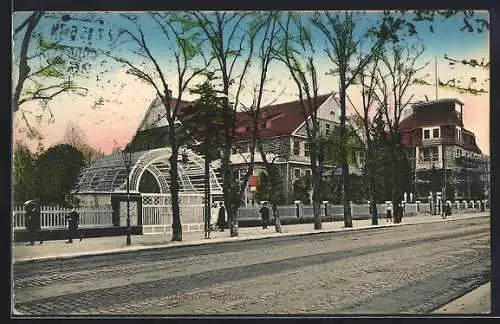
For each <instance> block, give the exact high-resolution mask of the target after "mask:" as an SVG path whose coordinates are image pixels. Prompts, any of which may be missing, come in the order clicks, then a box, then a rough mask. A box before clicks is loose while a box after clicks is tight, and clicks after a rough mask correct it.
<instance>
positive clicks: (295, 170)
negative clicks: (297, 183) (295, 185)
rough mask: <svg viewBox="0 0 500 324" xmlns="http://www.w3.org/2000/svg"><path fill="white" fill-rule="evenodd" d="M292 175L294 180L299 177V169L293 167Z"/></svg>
mask: <svg viewBox="0 0 500 324" xmlns="http://www.w3.org/2000/svg"><path fill="white" fill-rule="evenodd" d="M293 176H294V178H295V180H298V179H299V178H300V169H294V170H293Z"/></svg>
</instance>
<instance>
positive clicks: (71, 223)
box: [66, 208, 83, 243]
mask: <svg viewBox="0 0 500 324" xmlns="http://www.w3.org/2000/svg"><path fill="white" fill-rule="evenodd" d="M66 219H67V220H68V240H67V241H66V243H73V238H76V236H77V234H78V225H79V224H80V215H79V214H78V213H77V212H76V210H75V208H71V210H70V211H69V214H68V215H66ZM82 239H83V237H82V236H80V241H81V240H82Z"/></svg>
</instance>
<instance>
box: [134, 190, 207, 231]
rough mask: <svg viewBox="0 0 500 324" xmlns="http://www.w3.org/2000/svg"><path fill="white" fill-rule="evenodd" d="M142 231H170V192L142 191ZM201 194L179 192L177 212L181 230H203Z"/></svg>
mask: <svg viewBox="0 0 500 324" xmlns="http://www.w3.org/2000/svg"><path fill="white" fill-rule="evenodd" d="M141 199H142V233H143V234H167V233H172V198H171V196H170V194H159V193H142V194H141ZM203 207H204V206H203V195H201V194H183V193H179V213H180V219H181V224H182V231H183V232H198V231H200V232H201V231H203V228H204V222H203Z"/></svg>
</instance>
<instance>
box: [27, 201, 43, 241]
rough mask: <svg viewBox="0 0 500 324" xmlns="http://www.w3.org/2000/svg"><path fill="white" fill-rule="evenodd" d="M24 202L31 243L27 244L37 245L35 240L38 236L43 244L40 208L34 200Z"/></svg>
mask: <svg viewBox="0 0 500 324" xmlns="http://www.w3.org/2000/svg"><path fill="white" fill-rule="evenodd" d="M24 204H25V210H26V230H27V231H28V235H29V243H28V244H26V245H35V240H36V239H37V238H38V239H39V240H40V244H42V243H43V238H42V235H41V232H40V229H41V226H40V225H41V224H40V209H39V207H38V205H37V204H36V202H35V201H33V200H29V201H27V202H25V203H24Z"/></svg>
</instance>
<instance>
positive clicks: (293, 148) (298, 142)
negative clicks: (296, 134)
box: [292, 139, 300, 156]
mask: <svg viewBox="0 0 500 324" xmlns="http://www.w3.org/2000/svg"><path fill="white" fill-rule="evenodd" d="M295 144H297V149H298V152H297V153H295ZM292 151H293V155H296V156H299V155H300V141H299V140H296V139H294V140H293V144H292Z"/></svg>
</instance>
